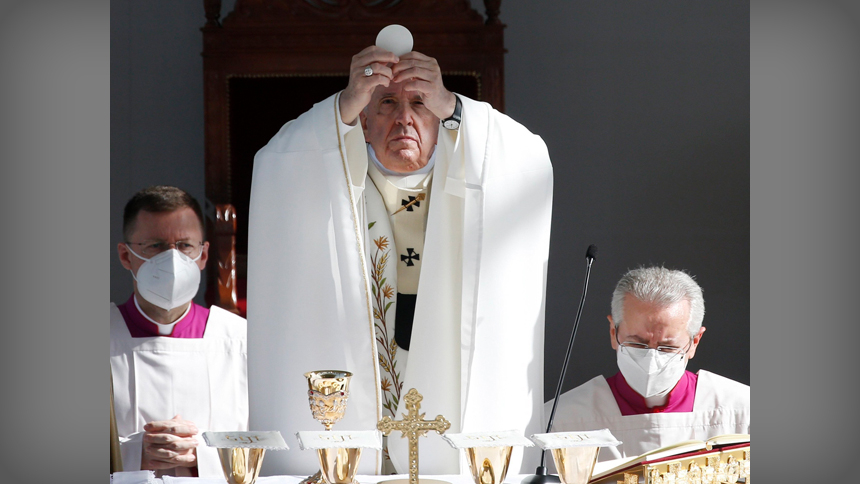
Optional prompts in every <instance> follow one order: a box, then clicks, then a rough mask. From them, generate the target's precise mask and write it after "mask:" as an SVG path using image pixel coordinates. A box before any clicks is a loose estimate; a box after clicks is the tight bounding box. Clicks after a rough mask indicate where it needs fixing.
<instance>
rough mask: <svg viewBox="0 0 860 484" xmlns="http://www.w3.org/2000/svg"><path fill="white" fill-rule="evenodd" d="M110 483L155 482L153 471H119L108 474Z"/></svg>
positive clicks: (145, 483)
mask: <svg viewBox="0 0 860 484" xmlns="http://www.w3.org/2000/svg"><path fill="white" fill-rule="evenodd" d="M110 482H111V484H155V482H156V481H155V472H153V471H146V470H144V471H125V472H122V471H119V472H114V473H113V474H111V475H110Z"/></svg>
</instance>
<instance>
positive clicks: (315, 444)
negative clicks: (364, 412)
mask: <svg viewBox="0 0 860 484" xmlns="http://www.w3.org/2000/svg"><path fill="white" fill-rule="evenodd" d="M296 439H298V440H299V447H301V449H302V450H313V449H330V448H344V449H355V448H364V449H376V450H381V449H382V434H381V433H380V432H379V431H378V430H317V431H307V430H305V431H299V432H296Z"/></svg>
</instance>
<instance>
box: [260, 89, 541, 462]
mask: <svg viewBox="0 0 860 484" xmlns="http://www.w3.org/2000/svg"><path fill="white" fill-rule="evenodd" d="M460 98H461V100H462V102H463V122H462V124H461V126H460V129H459V130H456V131H449V130H446V129H440V133H439V138H438V140H437V146H436V153H437V160H436V165H435V167H434V169H433V179H432V184H431V186H430V188H429V189H430V194H429V195H428V196H429V198H430V199H431V200H432V207H431V208H430V210H429V212H428V213H427V221H426V234H425V238H424V249H423V250H424V253H419V256H420V261H421V270H420V278H419V279H418V287H417V296H416V300H415V315H414V319H413V326H412V337H411V339H410V350H409V353H408V360H407V362H408V364H407V365H406V367H405V368H402V369H400V371H401V382H402V384H403V386H402V390H403V391H408V390H409V389H410V388H415V389H417V390H418V391H419V392H420V393H421V394H422V395H424V400H423V401H422V402H421V403H422V406H421V411H422V412H425V413H426V415H427V417H429V418H431V419H432V418H433V417H435V416H436V415H439V414H441V415H444V416H445V417H446V418H447V419H448V420H450V421H451V423H452V427H451V430H449V431H450V432H471V431H487V430H499V429H520V430H522V431H523V433H525V434H527V435H528V434H529V433H539V432H540V422H541V419H542V415H541V413H542V403H543V331H544V328H543V323H544V304H543V302H544V294H545V284H546V264H547V256H548V249H549V226H550V216H551V203H552V167H551V165H550V163H549V157H548V155H547V152H546V147H545V145H544V144H543V141H542V140H541V139H540V138H539V137H538V136H536V135H534V134H532V133H530V132H528V130H526V129H525V128H524V127H522V126H521V125H519V124H517V123H516V122H514V121H513V120H511V119H510V118H508V117H507V116H505V115H503V114H501V113H499V112H497V111H495V110H493V109H492V108H491V107H490V106H489V105H488V104H486V103H481V102H476V101H472V100H470V99H468V98H465V97H463V96H460ZM337 99H338V98H337V95H334V96H332V97H330V98H328V99H326V100H325V101H322V102H320V103H318V104H316V105H315V106H314V108H312V109H311V110H310V111H308V112H306V113H305V114H303V115H302V116H300V117H299V118H297V119H295V120H293V121H290V122H289V123H287V124H286V125H284V127H283V128H281V130H280V131H279V132H278V133H277V134H276V135H275V136H274V137H273V138H272V139H271V140H270V141H269V143H268V144H267V145H266V146H265V147H263V148H262V149H261V150H260V151H259V152H258V153H257V155H256V157H255V160H254V175H253V181H252V189H251V205H250V220H249V222H250V227H249V242H248V243H249V249H248V320H249V321H250V323H249V334H248V346H249V357H248V362H249V369H250V371H249V374H250V397H251V398H250V399H251V427H252V428H260V429H273V430H280V431H281V432H282V433H295V432H296V431H299V430H314V429H319V428H321V425H320V424H319V423H318V422H316V421H314V420H313V418H312V417H311V412H310V410H309V408H308V403H307V383H306V381H305V379H304V377H302V374H303V373H304V372H307V371H311V370H321V369H342V370H348V371H351V372H352V373H353V374H354V376H353V378H352V381H351V383H350V397H349V403H348V405H347V409H346V413H345V416H344V419H343V420H341V421H340V422H338V423H336V424H335V426H334V428H335V429H336V430H370V429H374V428H376V423H377V422H378V420H379V419H380V418H381V417H382V415H383V413H386V414H387V412H388V411H389V410H388V408H385V407H384V405H385V404H386V401H385V399H384V398H383V392H382V391H381V390H382V385H383V381H384V380H383V378H384V377H385V376H386V375H385V374H384V368H382V369H383V371H380V369H381V366H382V365H381V363H380V358H381V356H383V355H382V352H383V351H384V350H383V349H380V348H379V346H380V343H379V339H378V338H379V336H380V334H381V333H380V332H379V331H378V329H377V322H378V321H377V320H378V318H375V317H374V309H377V310H378V309H379V307H380V305H381V303H384V304H382V305H381V307H382V309H383V311H381V312H379V311H378V315H381V314H383V313H384V309H385V307H386V306H387V305H388V304H389V303H390V302H391V300H384V301H377V302H376V303H374V297H375V295H374V291H375V290H376V291H377V295H378V294H379V292H378V291H379V290H380V289H383V290H384V289H385V284H382V285H381V286H379V285H377V286H376V287H374V285H375V284H378V283H381V279H382V278H381V277H380V278H378V279H377V281H374V279H373V277H374V272H373V270H374V269H373V268H374V264H377V263H378V262H379V261H380V260H381V259H380V257H381V256H382V254H383V253H385V252H386V250H387V251H389V255H388V259H387V263H388V264H389V266H392V265H393V264H394V262H395V260H396V262H399V263H405V261H406V260H408V259H409V255H410V254H409V252H408V250H406V251H405V252H403V253H402V254H401V253H400V251H401V248H400V247H397V246H396V245H395V244H393V243H392V242H391V241H390V240H389V245H387V246H385V249H381V252H377V249H379V248H380V247H379V246H377V245H376V243H375V242H374V240H377V239H378V238H379V234H378V233H376V232H374V230H375V229H376V225H378V224H379V223H380V222H379V221H378V220H377V221H375V222H376V224H375V225H374V226H373V227H368V226H369V224H371V223H373V222H374V221H371V220H370V218H371V217H374V218H379V217H377V216H375V215H372V212H373V209H372V208H371V205H372V203H373V199H374V197H379V198H376V200H377V202H380V203H381V204H382V205H383V206H384V202H382V197H381V195H380V194H379V191H377V190H375V186H374V185H373V182H372V181H371V180H369V179H368V159H367V149H366V143H365V140H364V136H363V132H362V130H361V129H360V128H355V127H349V126H346V125H344V124H343V122H342V121H341V120H340V118H339V115H340V113H339V110H338V109H337V105H338V101H337ZM374 192H375V193H374ZM416 198H417V197H416ZM407 200H408V198H407ZM407 203H408V201H407ZM380 220H381V219H380ZM389 225H390V220H389ZM395 226H396V225H395ZM390 236H391V237H396V235H395V234H394V233H393V232H392V233H391V234H390ZM408 248H409V247H408V246H407V247H405V249H408ZM395 249H396V253H395ZM413 249H414V247H413ZM413 252H414V250H413ZM395 255H396V256H397V257H396V258H395V257H394V256H395ZM401 255H403V256H406V257H405V258H404V259H401V258H400V256H401ZM413 255H414V254H413ZM413 260H415V258H414V257H413ZM393 272H395V273H396V272H397V271H396V270H395V271H393ZM388 277H392V276H388ZM393 279H394V281H393V282H395V283H396V282H399V281H397V277H396V275H395V276H393ZM388 282H389V281H388V280H386V283H388ZM391 289H392V290H393V289H394V286H391ZM393 307H394V305H392V306H389V312H388V313H387V314H386V323H387V325H388V328H386V329H387V330H388V329H389V328H390V324H391V321H393V317H392V313H391V308H393ZM386 334H388V332H387V331H386ZM395 361H397V360H395ZM400 364H401V363H398V368H400V366H399V365H400ZM389 403H391V402H390V401H389ZM398 403H400V404H401V405H400V408H399V409H398V410H396V412H395V413H396V415H397V418H400V415H401V414H402V413H404V412H405V411H406V410H405V408H404V405H403V404H402V402H398ZM389 407H390V405H389ZM388 443H389V451H390V452H391V453H392V460H393V461H394V463H395V465H396V466H397V467H398V471H399V472H404V473H405V472H406V466H405V463H406V460H407V455H406V454H407V453H406V440H405V439H402V438H400V434H399V433H398V432H394V433H392V437H391V438H390V439H389V441H388ZM398 446H400V448H398ZM536 456H537V453H535V458H534V459H530V460H529V461H528V462H526V463H525V464H522V452H521V451H520V452H519V453H517V451H515V456H514V457H513V458H512V460H511V467H510V469H511V472H518V471H519V470H520V469H528V470H527V472H531V471H532V470H533V468H534V466H535V465H536V463H535V462H537V461H536V460H535V459H536V458H537V457H536ZM374 457H375V458H374ZM381 457H382V456H381V453H377V455H376V456H374V455H373V453H370V452H367V451H366V452H365V454H364V456H363V457H362V459H361V463H360V465H359V470H358V472H359V473H363V474H373V473H377V472H379V471H380V469H381V463H382V459H381ZM521 464H522V465H521ZM317 468H318V462H317V461H316V456H315V455H314V454H313V453H309V452H280V453H272V454H271V456H269V455H267V456H266V460H265V461H264V464H263V472H264V475H272V474H290V475H310V474H311V473H313V472H315V471H316V470H317ZM420 469H421V473H422V474H427V475H432V474H456V473H460V472H468V471H467V466H466V463H465V461H464V462H460V456H459V454H458V453H457V451H455V450H454V449H451V448H450V446H448V445H447V444H446V443H445V442H444V441H443V440H442V439H441V438H440V437H439V436H438V435H435V434H432V435H429V436H428V437H427V438H422V439H421V443H420Z"/></svg>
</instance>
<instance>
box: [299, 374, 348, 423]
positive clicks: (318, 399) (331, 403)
mask: <svg viewBox="0 0 860 484" xmlns="http://www.w3.org/2000/svg"><path fill="white" fill-rule="evenodd" d="M351 377H352V373H350V372H348V371H342V370H321V371H309V372H307V373H305V378H307V379H308V404H309V405H310V407H311V412H312V413H313V415H314V419H316V420H318V421H319V422H321V423H322V424H323V425H324V426H325V429H326V430H331V427H332V426H333V425H334V424H335V423H337V422H338V421H339V420H340V419H342V418H343V414H344V412H345V411H346V403H347V401H348V400H349V379H350V378H351Z"/></svg>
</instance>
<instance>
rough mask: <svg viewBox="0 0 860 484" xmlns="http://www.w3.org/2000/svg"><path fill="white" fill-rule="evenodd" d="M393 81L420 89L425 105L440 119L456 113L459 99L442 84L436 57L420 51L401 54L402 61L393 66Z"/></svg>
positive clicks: (412, 89) (406, 86) (413, 88)
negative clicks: (455, 108) (455, 109)
mask: <svg viewBox="0 0 860 484" xmlns="http://www.w3.org/2000/svg"><path fill="white" fill-rule="evenodd" d="M391 70H392V72H393V73H394V77H393V78H392V79H391V81H392V82H400V83H403V89H404V90H406V91H418V92H420V93H421V97H422V99H423V101H424V106H426V107H427V109H429V110H430V112H432V113H433V114H435V115H436V117H437V118H439V119H445V118H448V117H450V116H451V115H452V114H454V107H455V105H456V103H457V99H456V97H455V96H454V93H452V92H451V91H449V90H448V89H446V88H445V86H444V85H443V84H442V70H441V69H440V68H439V63H438V62H436V59H434V58H432V57H428V56H426V55H424V54H422V53H420V52H415V51H412V52H409V53H408V54H403V55H402V56H400V62H398V63H397V64H394V66H393V67H392V68H391Z"/></svg>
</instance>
